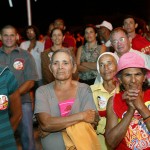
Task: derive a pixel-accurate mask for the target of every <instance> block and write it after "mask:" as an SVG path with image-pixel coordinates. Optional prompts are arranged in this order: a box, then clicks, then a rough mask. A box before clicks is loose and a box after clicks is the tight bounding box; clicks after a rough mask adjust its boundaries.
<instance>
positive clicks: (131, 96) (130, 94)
mask: <svg viewBox="0 0 150 150" xmlns="http://www.w3.org/2000/svg"><path fill="white" fill-rule="evenodd" d="M138 93H139V90H133V89H131V90H128V91H125V92H124V94H123V95H122V98H123V99H124V100H125V101H126V103H127V104H128V106H130V107H132V108H133V109H135V106H134V104H133V102H134V101H135V100H136V99H137V96H138Z"/></svg>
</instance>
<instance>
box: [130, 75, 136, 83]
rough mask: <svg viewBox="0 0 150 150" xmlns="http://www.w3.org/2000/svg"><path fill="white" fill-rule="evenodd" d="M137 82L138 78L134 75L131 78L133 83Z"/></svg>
mask: <svg viewBox="0 0 150 150" xmlns="http://www.w3.org/2000/svg"><path fill="white" fill-rule="evenodd" d="M135 81H136V78H135V76H134V75H133V76H132V77H131V82H132V83H134V82H135Z"/></svg>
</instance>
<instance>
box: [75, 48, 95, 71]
mask: <svg viewBox="0 0 150 150" xmlns="http://www.w3.org/2000/svg"><path fill="white" fill-rule="evenodd" d="M81 52H82V46H80V47H79V48H78V50H77V55H76V58H77V67H78V71H79V72H87V71H90V70H91V69H92V70H96V63H95V62H82V63H81V62H80V58H81Z"/></svg>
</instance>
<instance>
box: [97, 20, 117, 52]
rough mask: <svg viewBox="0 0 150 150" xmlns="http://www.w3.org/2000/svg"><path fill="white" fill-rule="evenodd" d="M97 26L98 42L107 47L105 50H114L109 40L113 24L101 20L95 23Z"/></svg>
mask: <svg viewBox="0 0 150 150" xmlns="http://www.w3.org/2000/svg"><path fill="white" fill-rule="evenodd" d="M96 27H97V28H98V40H99V42H100V43H102V44H104V45H105V46H106V47H107V51H110V52H114V49H113V47H112V46H111V42H110V40H109V37H110V33H111V31H112V29H113V26H112V24H111V23H110V22H108V21H105V20H104V21H103V22H102V23H101V24H99V25H96Z"/></svg>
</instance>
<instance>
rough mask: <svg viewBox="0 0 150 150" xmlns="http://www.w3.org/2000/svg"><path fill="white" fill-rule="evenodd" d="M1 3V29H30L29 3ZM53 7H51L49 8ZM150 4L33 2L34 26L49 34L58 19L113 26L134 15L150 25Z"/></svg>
mask: <svg viewBox="0 0 150 150" xmlns="http://www.w3.org/2000/svg"><path fill="white" fill-rule="evenodd" d="M12 3H13V7H10V6H9V2H8V0H0V18H1V23H0V28H1V27H2V26H3V25H6V24H12V25H14V26H16V27H20V28H24V27H25V26H27V25H28V17H27V6H26V0H12ZM49 3H50V4H49ZM149 8H150V2H149V0H124V1H121V0H107V1H106V0H103V1H102V0H86V1H84V0H80V1H79V0H76V1H75V0H70V1H69V2H68V0H57V1H55V0H53V1H52V0H36V1H35V0H31V11H32V24H34V25H36V26H37V27H39V28H40V30H41V31H42V32H46V31H47V29H48V25H49V23H50V22H52V21H53V20H54V19H56V18H63V19H64V20H65V22H66V25H67V26H80V25H83V24H85V23H94V24H98V23H100V22H101V21H102V20H103V19H107V20H108V21H111V22H112V23H113V24H114V25H115V24H118V23H119V19H120V18H121V16H122V15H123V14H133V15H136V16H138V17H142V18H143V19H145V20H146V21H150V9H149Z"/></svg>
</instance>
